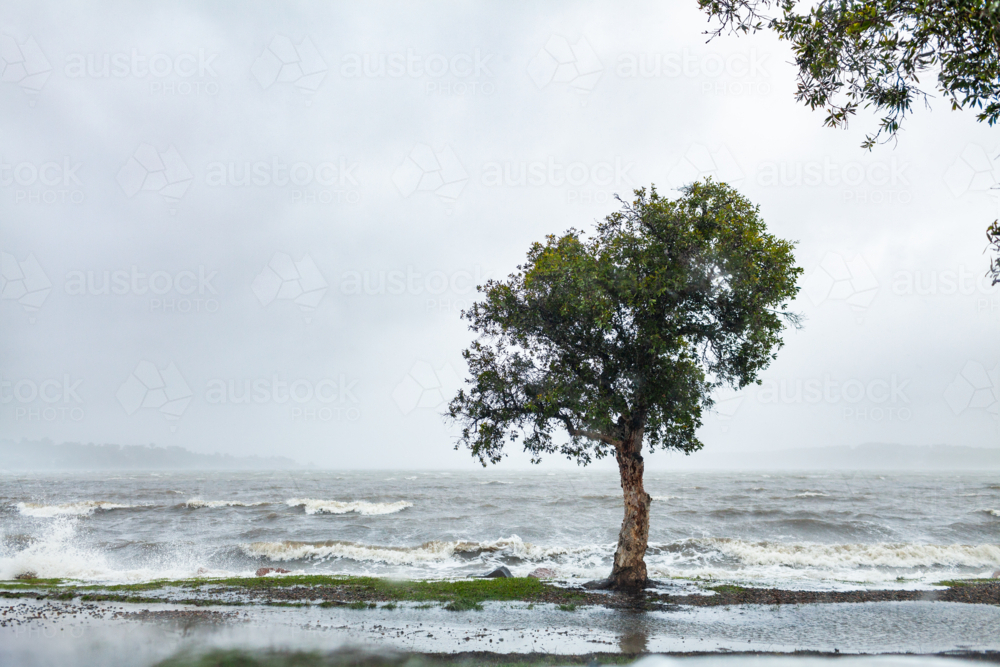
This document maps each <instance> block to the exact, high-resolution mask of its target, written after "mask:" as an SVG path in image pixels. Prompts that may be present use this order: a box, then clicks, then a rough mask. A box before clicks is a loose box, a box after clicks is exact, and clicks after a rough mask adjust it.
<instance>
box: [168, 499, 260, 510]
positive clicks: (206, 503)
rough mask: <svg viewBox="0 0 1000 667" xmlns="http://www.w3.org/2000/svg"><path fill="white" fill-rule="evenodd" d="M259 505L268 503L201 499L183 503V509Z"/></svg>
mask: <svg viewBox="0 0 1000 667" xmlns="http://www.w3.org/2000/svg"><path fill="white" fill-rule="evenodd" d="M260 505H270V503H268V502H265V501H263V500H262V501H259V502H255V503H248V502H244V501H242V500H202V499H201V498H192V499H191V500H189V501H187V502H186V503H184V505H183V507H189V508H191V509H199V508H202V507H259V506H260Z"/></svg>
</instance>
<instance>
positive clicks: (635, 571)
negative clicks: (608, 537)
mask: <svg viewBox="0 0 1000 667" xmlns="http://www.w3.org/2000/svg"><path fill="white" fill-rule="evenodd" d="M641 452H642V430H641V429H640V430H638V432H636V433H633V434H632V435H631V436H630V437H629V438H628V439H626V440H625V441H624V442H623V443H622V444H621V445H620V446H619V447H617V448H616V450H615V458H617V459H618V471H619V473H620V474H621V481H622V493H623V494H624V498H625V518H624V520H622V529H621V532H619V533H618V549H617V550H616V551H615V563H614V567H613V568H612V570H611V577H609V578H608V580H607V587H608V588H613V589H617V590H639V589H642V588H645V587H646V585H647V583H648V578H647V577H646V561H645V560H644V557H645V555H646V546H647V543H648V541H649V503H650V501H651V500H652V498H650V496H649V494H648V493H646V490H645V489H644V488H643V486H642V473H643V470H644V467H645V466H644V463H643V460H642V453H641Z"/></svg>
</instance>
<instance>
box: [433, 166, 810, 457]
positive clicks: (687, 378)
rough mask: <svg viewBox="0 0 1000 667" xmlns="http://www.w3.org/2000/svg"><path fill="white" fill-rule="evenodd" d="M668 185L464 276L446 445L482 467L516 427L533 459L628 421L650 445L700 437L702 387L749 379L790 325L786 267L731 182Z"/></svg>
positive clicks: (787, 254)
mask: <svg viewBox="0 0 1000 667" xmlns="http://www.w3.org/2000/svg"><path fill="white" fill-rule="evenodd" d="M682 194H683V196H682V197H680V198H679V199H676V200H669V199H666V198H664V197H661V196H660V195H659V194H658V193H657V191H656V189H655V188H650V189H649V190H648V191H647V190H645V189H640V190H636V191H635V199H634V201H632V202H631V203H628V204H626V203H623V205H622V209H621V210H620V211H617V212H615V213H613V214H611V215H609V216H608V217H607V218H606V219H605V220H604V221H602V222H600V223H599V224H598V225H597V229H596V234H595V235H594V236H593V237H592V238H587V237H586V235H585V234H583V233H582V232H580V231H578V230H575V229H571V230H569V231H568V232H566V233H565V234H563V235H561V236H548V237H547V238H546V241H545V243H535V244H534V245H532V246H531V249H530V250H529V251H528V256H527V261H526V262H525V264H523V265H521V266H518V271H517V272H516V273H514V274H512V275H510V276H509V277H508V278H507V280H504V281H497V280H491V281H489V282H488V283H487V284H486V285H484V286H481V287H480V290H481V291H482V292H483V294H484V297H485V298H484V299H483V300H482V301H480V302H478V303H476V304H474V305H473V306H472V307H471V308H470V309H469V310H468V311H466V312H464V313H463V317H465V318H466V319H467V320H468V321H469V322H470V328H471V329H472V330H473V331H475V332H476V333H477V334H479V338H478V339H477V340H476V341H474V342H473V343H472V345H471V346H470V347H469V348H468V349H467V350H465V352H464V356H465V359H466V360H467V362H468V365H469V370H470V372H471V375H472V377H471V379H470V380H469V381H468V385H469V386H468V387H467V388H465V389H462V390H461V391H459V392H458V394H457V396H455V398H454V399H453V400H452V401H451V404H450V406H449V414H450V416H451V418H452V419H454V420H456V421H458V422H460V423H462V424H463V429H462V434H461V437H460V442H459V443H458V444H457V445H456V448H458V447H459V446H460V445H462V444H464V445H466V446H468V447H469V448H470V449H471V451H472V454H473V455H474V456H476V457H478V458H479V460H480V461H481V462H482V463H483V465H486V463H487V462H493V463H497V462H499V461H500V459H501V458H502V456H503V448H504V445H505V444H506V443H507V442H517V441H518V440H519V439H521V440H522V444H523V447H524V449H525V450H526V451H528V452H530V453H531V455H532V460H533V461H535V462H537V461H538V460H539V459H540V457H541V455H542V454H551V453H559V454H563V455H566V456H567V457H570V458H572V459H576V460H577V461H579V462H580V463H582V464H586V463H589V462H590V461H591V460H592V459H594V458H602V457H604V456H607V455H609V454H614V453H615V449H616V447H619V446H620V445H621V444H622V443H623V442H624V441H625V440H627V439H628V437H629V434H634V433H636V432H638V433H640V434H644V435H645V439H646V440H647V442H648V443H649V446H650V448H651V449H655V448H658V447H659V448H668V449H676V450H680V451H684V452H692V451H695V450H698V449H700V448H701V446H702V445H701V443H700V442H699V441H698V438H697V436H696V430H697V428H698V427H699V426H700V425H701V423H702V421H701V417H702V411H703V410H704V409H705V408H707V407H710V406H711V397H710V392H711V390H712V389H713V388H714V387H716V386H719V385H721V384H728V385H731V386H734V387H743V386H745V385H747V384H749V383H751V382H753V381H755V379H756V378H757V374H758V372H759V371H760V370H762V369H763V368H764V367H766V366H767V365H768V364H769V363H770V362H771V360H772V359H773V358H774V356H775V354H776V351H777V349H778V348H780V347H781V345H782V339H781V331H782V328H783V326H784V324H785V323H786V322H789V321H790V322H793V323H797V320H796V316H795V315H794V314H792V313H790V312H788V311H787V310H786V309H787V301H788V300H789V299H791V298H792V297H794V295H795V294H796V292H797V289H798V288H797V287H796V285H795V281H796V278H797V277H798V275H799V274H800V273H801V269H799V268H796V267H795V266H794V258H793V256H792V248H793V244H792V243H790V242H787V241H783V240H780V239H777V238H775V237H774V236H771V235H770V234H768V233H767V232H766V230H765V226H764V222H763V221H762V220H761V218H760V216H759V211H758V209H757V207H755V206H753V205H752V204H751V203H750V202H748V201H747V200H746V199H745V198H744V197H742V196H741V195H740V194H739V193H738V192H736V191H735V190H734V189H732V188H730V187H728V186H727V185H725V184H722V183H716V182H712V181H711V180H706V181H704V182H700V183H694V184H692V185H690V186H688V187H686V188H684V189H683V190H682ZM558 431H564V432H565V434H566V435H567V436H568V438H561V439H556V438H554V437H553V435H554V433H555V432H558ZM640 439H641V436H640ZM640 446H641V443H640Z"/></svg>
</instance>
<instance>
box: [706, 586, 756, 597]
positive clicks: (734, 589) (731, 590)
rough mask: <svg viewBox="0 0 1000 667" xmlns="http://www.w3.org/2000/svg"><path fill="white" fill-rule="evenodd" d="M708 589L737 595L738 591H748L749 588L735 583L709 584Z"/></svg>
mask: <svg viewBox="0 0 1000 667" xmlns="http://www.w3.org/2000/svg"><path fill="white" fill-rule="evenodd" d="M708 590H710V591H715V592H716V593H729V594H732V595H736V594H738V593H743V592H746V591H747V590H749V589H746V588H743V587H742V586H736V585H734V584H720V585H718V586H709V587H708Z"/></svg>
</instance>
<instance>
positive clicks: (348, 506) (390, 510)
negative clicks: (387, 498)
mask: <svg viewBox="0 0 1000 667" xmlns="http://www.w3.org/2000/svg"><path fill="white" fill-rule="evenodd" d="M285 504H286V505H288V506H289V507H304V508H305V510H306V514H347V513H348V512H357V513H358V514H364V515H378V514H395V513H396V512H402V511H403V510H405V509H406V508H407V507H413V503H411V502H408V501H406V500H400V501H397V502H394V503H370V502H368V501H366V500H352V501H350V502H340V501H338V500H314V499H312V498H289V499H288V500H286V501H285Z"/></svg>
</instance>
